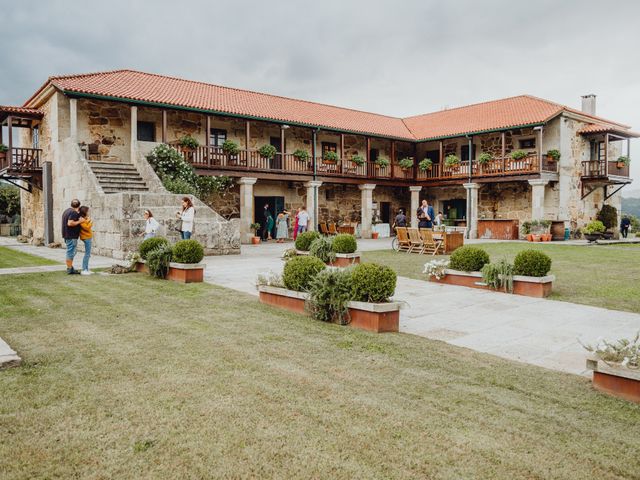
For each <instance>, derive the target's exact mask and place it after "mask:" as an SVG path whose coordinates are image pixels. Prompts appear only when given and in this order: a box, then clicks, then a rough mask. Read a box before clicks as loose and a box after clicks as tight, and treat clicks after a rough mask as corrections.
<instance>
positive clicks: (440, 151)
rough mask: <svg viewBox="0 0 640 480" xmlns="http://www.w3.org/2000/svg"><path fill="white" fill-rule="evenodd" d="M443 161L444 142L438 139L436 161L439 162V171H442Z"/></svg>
mask: <svg viewBox="0 0 640 480" xmlns="http://www.w3.org/2000/svg"><path fill="white" fill-rule="evenodd" d="M443 162H444V144H443V143H442V140H440V144H439V145H438V163H439V164H440V172H441V173H442V163H443Z"/></svg>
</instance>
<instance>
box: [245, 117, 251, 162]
mask: <svg viewBox="0 0 640 480" xmlns="http://www.w3.org/2000/svg"><path fill="white" fill-rule="evenodd" d="M250 143H251V122H250V121H249V120H246V121H245V122H244V148H245V155H246V158H245V166H246V167H247V168H249V157H250V155H251V154H250V153H249V144H250Z"/></svg>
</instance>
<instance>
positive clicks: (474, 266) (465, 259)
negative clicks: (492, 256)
mask: <svg viewBox="0 0 640 480" xmlns="http://www.w3.org/2000/svg"><path fill="white" fill-rule="evenodd" d="M487 263H489V254H488V253H487V252H485V251H484V250H482V249H481V248H478V247H470V246H465V247H460V248H458V249H456V250H455V251H454V252H453V253H452V254H451V258H450V259H449V268H450V269H452V270H460V271H462V272H479V271H480V270H482V267H484V266H485V265H486V264H487Z"/></svg>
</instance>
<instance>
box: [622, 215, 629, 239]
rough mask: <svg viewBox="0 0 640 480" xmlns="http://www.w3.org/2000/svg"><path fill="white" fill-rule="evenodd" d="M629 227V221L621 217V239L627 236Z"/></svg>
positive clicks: (627, 218)
mask: <svg viewBox="0 0 640 480" xmlns="http://www.w3.org/2000/svg"><path fill="white" fill-rule="evenodd" d="M630 227H631V220H630V219H629V217H623V218H622V221H620V233H621V234H622V238H627V235H629V228H630Z"/></svg>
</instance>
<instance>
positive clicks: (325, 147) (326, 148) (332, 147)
mask: <svg viewBox="0 0 640 480" xmlns="http://www.w3.org/2000/svg"><path fill="white" fill-rule="evenodd" d="M327 152H336V153H338V144H337V143H331V142H322V155H324V154H325V153H327Z"/></svg>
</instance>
